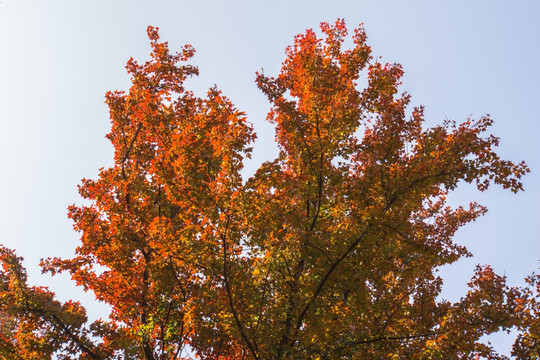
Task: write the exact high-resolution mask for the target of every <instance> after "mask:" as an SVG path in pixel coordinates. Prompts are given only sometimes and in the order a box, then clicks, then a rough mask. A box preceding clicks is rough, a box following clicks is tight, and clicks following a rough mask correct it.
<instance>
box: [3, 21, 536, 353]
mask: <svg viewBox="0 0 540 360" xmlns="http://www.w3.org/2000/svg"><path fill="white" fill-rule="evenodd" d="M148 36H149V38H150V44H151V48H152V52H151V59H150V60H149V61H147V62H144V63H142V64H140V63H138V62H136V61H135V60H133V59H131V60H129V62H128V64H127V71H128V73H129V74H130V76H131V87H130V89H129V90H128V91H127V92H120V91H115V92H109V93H107V95H106V99H107V104H108V106H109V109H110V118H111V124H112V128H111V132H110V133H109V134H108V135H107V138H108V139H109V140H110V141H111V143H112V145H113V147H114V165H113V166H112V167H110V168H106V169H101V170H100V173H99V176H98V178H97V179H95V180H92V179H83V180H82V183H81V185H80V186H79V192H80V194H81V197H82V199H84V201H83V205H72V206H70V207H69V217H70V218H71V219H72V220H73V222H74V227H75V229H76V230H77V231H78V232H79V233H80V235H81V240H80V244H79V246H78V247H77V249H76V255H75V257H73V258H71V259H59V258H52V259H46V260H44V261H43V263H42V267H43V270H44V271H46V272H50V273H52V274H53V275H54V274H56V273H58V272H68V273H69V274H70V275H71V277H72V279H73V280H75V281H76V282H77V285H79V286H81V287H83V288H84V289H85V290H90V291H92V292H93V293H94V294H95V296H96V299H97V300H100V301H103V302H105V303H107V304H109V305H110V306H111V308H112V313H111V315H110V318H109V319H105V320H99V321H96V322H94V323H92V324H87V319H86V315H85V311H84V308H83V307H82V306H81V305H80V304H79V303H77V302H67V303H60V302H58V301H57V300H55V299H54V295H53V294H52V293H51V292H50V291H49V290H47V289H45V288H42V287H31V286H29V285H28V284H27V282H26V273H25V271H24V269H23V268H22V266H21V262H20V258H19V257H17V256H16V255H15V253H14V252H13V251H12V250H9V249H6V248H2V249H1V251H0V253H1V257H0V262H1V263H2V265H3V270H2V271H1V272H0V314H1V315H2V316H1V317H0V356H2V357H3V358H5V359H17V358H20V359H45V358H51V357H52V356H53V354H56V356H58V357H59V358H61V359H147V360H157V359H160V360H164V359H187V358H190V356H192V355H190V354H196V356H198V357H199V358H202V359H454V358H455V359H467V358H470V359H473V358H475V357H476V356H483V357H489V358H493V359H496V358H504V357H503V356H502V355H498V354H497V353H496V352H495V350H494V349H493V348H491V347H490V346H488V345H485V344H484V343H482V342H481V338H482V336H484V335H486V334H491V333H494V332H497V331H499V330H508V329H511V328H517V329H518V330H519V331H520V333H519V336H518V338H517V340H516V344H515V345H514V354H515V355H516V356H518V357H520V358H523V359H529V358H535V356H538V354H539V352H540V349H539V348H540V333H539V326H540V325H539V322H538V313H539V301H538V300H539V294H538V293H539V290H540V289H539V287H538V284H539V281H538V277H535V276H532V277H531V278H529V284H530V287H528V288H524V289H520V288H514V287H509V286H507V285H506V283H505V278H504V277H502V276H499V275H497V274H495V273H494V272H493V270H492V269H491V268H490V267H489V266H479V267H478V268H477V270H476V273H475V275H474V277H473V278H472V279H471V281H470V283H469V291H468V292H467V294H465V295H464V296H463V297H462V298H461V299H460V300H459V301H457V302H455V303H452V302H449V301H446V300H444V299H441V298H440V296H439V295H440V293H441V287H442V279H441V278H440V277H439V276H438V275H437V269H438V268H440V267H441V266H443V265H446V264H451V263H453V262H455V261H457V260H458V259H460V258H461V257H464V256H470V255H471V254H470V253H469V252H468V250H467V249H466V248H465V247H463V246H461V245H458V244H456V243H455V242H454V241H453V235H454V234H455V232H456V231H457V230H458V229H459V228H460V227H461V226H463V225H465V224H467V223H469V222H471V221H474V220H475V219H476V218H478V217H479V216H481V215H482V214H484V213H485V211H486V208H485V207H483V206H482V205H480V204H477V203H475V202H471V203H470V204H469V205H468V206H466V207H457V208H452V207H450V206H448V204H447V200H446V197H447V195H448V194H449V193H450V192H451V191H454V190H456V189H457V188H458V185H459V184H460V183H461V182H466V183H474V184H476V186H477V187H478V189H479V190H480V191H484V190H487V189H488V188H489V187H490V186H491V185H493V184H496V185H500V186H502V187H503V188H505V189H508V190H510V191H512V192H518V191H520V190H522V184H521V182H520V179H521V177H522V176H523V175H524V174H525V173H527V172H528V171H529V169H528V168H527V166H526V165H525V164H524V163H513V162H511V161H508V160H504V159H501V158H500V157H499V155H498V154H497V153H496V151H495V148H496V147H497V145H498V142H499V139H498V138H496V137H494V136H492V135H489V133H488V130H489V127H490V125H491V124H492V120H491V118H490V117H489V116H484V117H482V118H480V119H466V120H465V121H464V122H462V123H456V122H453V121H445V122H443V123H442V124H441V125H437V126H434V127H427V126H426V124H425V122H424V115H423V108H422V107H415V108H410V107H409V103H410V96H409V95H408V94H406V93H403V92H401V91H400V89H399V86H400V81H401V80H400V79H401V77H402V75H403V69H402V67H401V66H400V65H399V64H383V63H380V62H378V61H377V60H376V59H374V58H373V57H372V55H371V49H370V47H369V46H368V45H367V39H366V34H365V32H364V30H363V29H362V27H358V28H357V29H355V30H354V33H353V34H352V44H353V45H352V47H351V48H348V49H344V45H343V44H344V41H345V39H347V38H348V33H347V29H346V26H345V23H344V22H343V21H342V20H338V21H337V22H336V23H334V24H327V23H322V24H321V33H319V34H318V33H317V32H315V31H313V30H307V31H306V33H304V34H301V35H298V36H296V38H295V40H294V44H293V45H292V46H290V47H288V48H287V50H286V59H285V61H284V62H283V64H282V68H281V72H280V73H279V74H278V75H277V76H274V77H272V76H268V75H266V74H264V73H259V74H257V85H258V87H259V88H260V90H261V91H262V92H263V93H264V94H265V95H266V96H267V97H268V100H269V102H270V104H271V109H270V112H269V114H268V121H270V122H272V123H273V124H274V125H275V131H276V142H277V144H278V146H279V150H280V151H279V156H278V157H277V158H276V159H274V160H272V161H268V162H265V163H263V164H262V165H261V166H260V168H259V169H258V170H257V172H256V173H255V174H253V175H252V176H251V177H249V178H248V179H243V178H242V169H243V163H244V161H245V159H246V158H250V154H251V150H252V148H251V146H252V144H253V143H254V140H255V138H256V134H255V132H254V130H253V127H252V126H251V124H250V123H248V122H247V119H246V116H245V114H244V113H243V112H242V111H240V110H238V109H236V108H235V106H234V105H233V104H232V103H231V101H230V100H229V99H227V98H226V97H225V96H224V95H223V94H222V92H221V91H220V90H218V89H217V88H216V87H213V88H211V89H209V90H208V93H207V94H206V97H204V98H203V97H199V96H196V95H195V94H194V93H193V92H192V91H189V90H187V89H186V88H185V86H184V82H185V80H186V79H187V78H189V77H191V76H194V75H197V74H198V69H197V68H196V67H194V66H193V65H190V64H189V59H190V58H191V57H192V56H193V55H194V52H195V51H194V49H193V48H192V47H191V46H189V45H186V46H185V47H183V48H182V50H181V51H180V52H179V53H171V52H170V51H169V49H168V45H167V43H166V42H161V41H160V38H159V35H158V29H157V28H153V27H149V28H148ZM360 80H366V83H367V85H366V86H365V87H360V86H359V83H360Z"/></svg>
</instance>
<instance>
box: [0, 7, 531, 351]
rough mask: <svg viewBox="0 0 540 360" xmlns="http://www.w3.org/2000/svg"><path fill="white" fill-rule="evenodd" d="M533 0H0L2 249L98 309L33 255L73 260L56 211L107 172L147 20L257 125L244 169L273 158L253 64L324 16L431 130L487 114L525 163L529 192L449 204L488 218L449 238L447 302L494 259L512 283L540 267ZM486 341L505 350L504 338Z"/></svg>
mask: <svg viewBox="0 0 540 360" xmlns="http://www.w3.org/2000/svg"><path fill="white" fill-rule="evenodd" d="M538 14H540V2H538V1H536V0H530V1H524V0H516V1H512V2H510V1H495V0H489V1H481V0H475V1H470V0H459V1H456V0H454V1H442V0H441V1H433V0H426V1H404V0H394V1H390V0H379V1H359V0H356V1H338V0H333V1H314V0H311V1H303V0H294V1H293V0H291V1H281V0H277V1H276V0H273V1H255V0H252V1H247V0H246V1H230V0H229V1H225V0H222V1H218V0H216V1H204V0H199V1H195V0H190V1H184V0H173V1H135V0H129V1H128V0H113V1H111V0H92V1H90V0H47V1H44V0H34V1H31V0H2V1H1V2H0V171H1V173H0V243H2V244H4V245H5V246H8V247H11V248H15V249H17V251H18V254H19V255H22V256H24V258H25V265H26V267H27V268H28V271H29V275H30V282H31V283H32V284H43V285H47V286H50V288H51V289H52V290H53V291H55V292H56V293H57V294H58V296H59V297H60V298H61V299H63V300H66V299H68V298H75V299H79V300H81V301H82V302H83V303H84V304H86V305H88V308H89V312H90V315H91V318H96V317H99V316H101V315H102V314H104V313H105V312H106V308H105V307H104V306H100V305H95V304H93V296H92V295H91V294H84V293H82V292H81V291H80V290H79V289H75V287H74V286H73V285H72V284H71V283H70V282H69V281H68V280H67V277H66V276H60V277H55V278H52V279H51V278H50V277H48V276H42V275H40V269H39V267H38V263H39V259H40V258H45V257H50V256H60V257H69V256H71V255H72V254H73V250H74V248H75V246H77V243H78V235H77V233H75V232H74V231H73V230H72V227H71V223H70V221H69V220H68V219H67V216H66V207H67V206H68V205H69V204H72V203H80V200H79V196H78V193H77V184H78V183H79V182H80V179H82V178H84V177H85V178H95V177H96V176H97V172H98V169H99V168H100V167H106V166H109V165H111V163H112V148H111V146H110V145H109V143H108V141H107V140H106V139H105V138H104V136H105V134H106V133H107V132H108V131H109V126H110V122H109V118H108V110H107V107H106V105H105V104H104V95H105V93H106V92H107V91H108V90H127V88H128V87H129V78H128V76H127V75H126V72H125V69H124V66H125V63H126V61H127V60H128V59H129V58H130V57H134V58H135V59H137V60H141V61H142V60H145V59H147V56H148V53H149V45H148V39H147V37H146V27H147V26H148V25H154V26H158V27H160V34H161V37H162V39H163V40H167V41H169V44H170V47H171V50H173V51H174V50H179V49H180V47H181V46H182V45H183V44H186V43H189V44H192V45H193V46H194V47H195V48H196V50H197V55H196V56H195V58H194V59H193V63H194V64H195V65H197V66H199V70H200V73H201V76H200V77H199V78H198V79H194V80H190V81H189V86H191V88H192V89H193V90H195V91H196V92H202V91H204V90H205V89H206V88H208V87H210V86H211V85H213V84H217V85H218V87H219V88H221V89H222V90H223V92H224V93H225V95H227V96H228V97H229V98H230V99H231V100H232V102H233V103H234V104H236V106H237V107H238V108H239V109H241V110H244V111H245V112H246V113H247V115H248V118H249V120H250V121H251V122H252V123H253V124H254V126H255V129H256V131H257V132H258V136H259V140H258V141H257V143H256V144H255V151H254V160H253V161H252V162H251V163H249V164H248V167H247V170H246V173H249V172H253V171H254V169H255V168H256V167H257V166H258V165H259V164H260V163H261V162H262V161H263V160H268V159H270V158H271V157H272V156H274V155H275V154H276V147H275V145H274V143H273V129H272V127H271V126H270V125H269V124H267V123H265V116H266V113H267V111H268V109H269V104H268V102H267V101H266V98H265V97H264V96H263V95H262V93H261V92H260V91H259V90H258V89H257V87H256V85H255V83H254V80H255V71H258V70H260V69H261V68H264V71H265V73H266V74H269V75H275V74H277V72H278V70H279V67H280V64H281V62H282V61H283V59H284V49H285V47H286V46H287V45H288V44H291V43H292V40H293V37H294V35H295V34H297V33H300V32H303V31H304V30H305V29H306V28H317V27H318V24H319V23H320V22H321V21H328V22H334V21H335V20H336V19H337V18H345V21H346V23H347V24H348V26H349V28H350V29H351V30H352V28H354V27H355V26H357V25H358V24H359V23H364V26H365V29H366V31H367V34H368V42H369V43H370V45H371V46H372V49H373V54H374V55H376V56H382V60H383V61H387V62H399V63H401V64H402V65H403V67H404V70H405V77H404V80H403V81H404V86H403V89H404V90H405V91H407V92H409V93H410V94H411V95H412V103H413V105H420V104H423V105H425V106H426V118H427V122H428V124H430V125H434V124H437V123H440V122H441V121H442V120H443V119H445V118H449V119H454V120H456V121H461V120H464V119H465V118H466V117H468V116H471V117H473V118H478V117H480V116H482V115H483V114H486V113H489V114H491V116H492V117H493V118H494V120H495V125H494V126H493V128H492V132H493V133H494V134H495V135H496V136H499V137H500V138H501V146H500V148H499V153H500V154H501V156H502V157H504V158H508V159H510V160H513V161H520V160H525V161H526V162H527V164H528V165H529V167H530V168H531V170H532V171H531V173H530V174H529V175H527V177H526V178H525V181H524V182H525V192H524V193H520V194H518V195H513V194H511V193H509V192H505V191H502V190H501V189H498V188H492V189H491V190H490V191H488V192H486V193H478V192H476V191H474V190H473V189H472V187H462V188H461V189H460V190H459V191H458V192H457V193H456V194H455V195H454V196H453V197H452V201H453V203H454V204H467V203H468V202H469V201H471V200H478V201H479V202H480V203H482V204H484V205H487V206H488V208H489V209H490V211H489V213H488V214H487V215H486V216H484V217H483V218H481V219H479V220H478V221H476V222H475V223H474V224H470V225H469V226H467V227H465V228H463V229H462V230H460V231H459V232H458V234H457V236H456V241H457V242H458V243H461V244H465V245H467V246H468V247H469V249H470V250H471V251H472V252H473V254H474V257H473V258H472V259H464V260H461V261H460V262H459V263H457V264H454V265H452V266H450V267H448V268H445V269H442V272H441V273H442V275H443V276H444V277H445V279H447V282H446V285H445V288H444V296H445V297H446V298H448V299H451V300H457V299H459V298H460V297H461V296H462V295H465V291H466V290H465V284H466V283H467V281H468V279H470V277H471V276H472V273H473V269H474V266H475V265H476V264H491V265H493V267H494V269H495V270H496V271H497V272H498V273H504V274H506V275H507V277H508V280H509V282H510V283H511V284H513V285H521V284H522V279H523V278H524V277H525V276H527V275H528V274H530V273H532V272H533V271H534V270H538V265H539V262H538V261H539V259H540V236H539V232H538V224H539V222H540V218H539V215H540V211H539V204H540V189H539V185H540V177H539V171H540V161H539V155H540V141H539V139H538V135H539V133H540V125H539V120H540V119H539V106H540V41H539V40H538V39H539V37H540V22H539V21H538V18H537V17H538ZM491 341H492V342H493V343H494V344H495V345H496V347H497V348H499V349H501V350H502V351H503V352H507V353H508V351H509V350H508V349H509V344H510V340H509V339H508V337H507V336H504V335H496V336H494V337H492V338H491Z"/></svg>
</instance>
